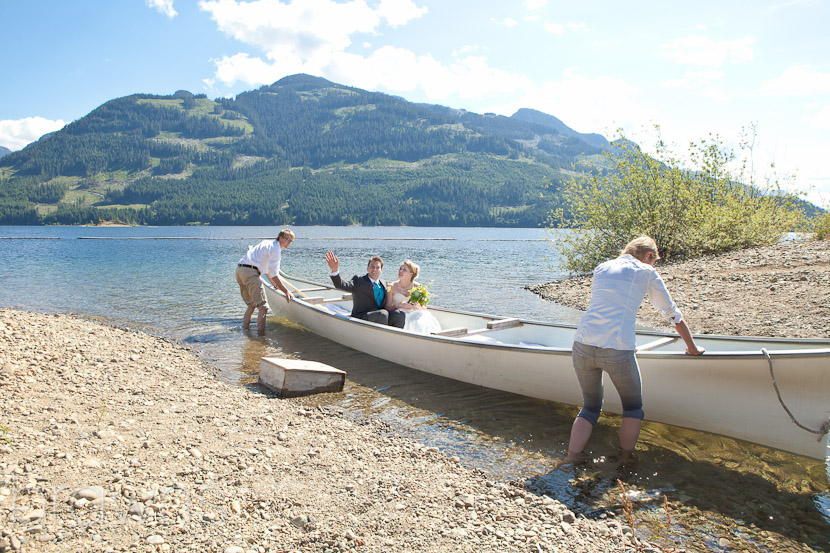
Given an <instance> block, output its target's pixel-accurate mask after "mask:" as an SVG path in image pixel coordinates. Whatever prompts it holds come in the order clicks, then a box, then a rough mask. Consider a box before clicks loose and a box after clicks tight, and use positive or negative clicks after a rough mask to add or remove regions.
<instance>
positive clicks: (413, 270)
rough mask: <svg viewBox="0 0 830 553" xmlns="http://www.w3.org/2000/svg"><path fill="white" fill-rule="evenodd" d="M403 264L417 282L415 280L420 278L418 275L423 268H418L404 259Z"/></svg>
mask: <svg viewBox="0 0 830 553" xmlns="http://www.w3.org/2000/svg"><path fill="white" fill-rule="evenodd" d="M403 264H404V265H406V267H407V269H409V272H411V273H412V280H415V278H416V277H417V276H418V273H419V272H420V270H421V268H420V267H418V265H416V264H415V263H413V262H412V261H410V260H409V259H404V260H403Z"/></svg>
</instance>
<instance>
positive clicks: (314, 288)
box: [299, 286, 331, 293]
mask: <svg viewBox="0 0 830 553" xmlns="http://www.w3.org/2000/svg"><path fill="white" fill-rule="evenodd" d="M299 290H300V292H303V293H307V292H322V291H324V290H331V288H326V287H325V286H315V287H313V288H300V289H299Z"/></svg>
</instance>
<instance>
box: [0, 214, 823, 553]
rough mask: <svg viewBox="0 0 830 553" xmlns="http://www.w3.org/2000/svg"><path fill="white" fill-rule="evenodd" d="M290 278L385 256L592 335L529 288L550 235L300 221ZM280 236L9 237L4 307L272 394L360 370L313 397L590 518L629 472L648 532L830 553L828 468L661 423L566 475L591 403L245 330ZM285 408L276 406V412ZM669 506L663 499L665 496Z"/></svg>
mask: <svg viewBox="0 0 830 553" xmlns="http://www.w3.org/2000/svg"><path fill="white" fill-rule="evenodd" d="M292 228H293V229H294V231H295V232H296V233H297V239H296V240H295V242H294V243H293V244H292V246H291V248H289V249H288V250H286V251H284V252H283V264H282V268H283V270H285V271H286V272H287V273H290V274H295V275H297V276H302V277H309V278H313V279H316V280H320V281H322V282H325V281H327V279H328V267H327V266H326V263H325V260H324V257H323V256H324V254H325V252H326V250H329V249H331V250H333V251H334V252H335V253H336V254H337V255H338V257H339V258H340V262H341V271H342V272H343V273H344V274H346V275H351V274H364V273H365V269H366V263H367V260H368V258H369V257H370V256H372V255H380V256H382V257H383V258H384V260H385V262H386V271H385V276H386V277H387V278H388V280H393V279H394V278H396V272H397V267H398V266H399V264H400V261H402V260H403V259H405V258H410V259H412V260H413V261H415V262H416V263H418V264H419V265H421V276H420V277H419V280H420V281H421V282H424V283H431V285H430V291H431V292H432V294H433V302H434V304H436V305H440V306H445V307H454V308H460V309H464V310H468V311H478V312H487V313H493V314H496V315H502V316H520V317H523V318H529V319H536V320H544V321H559V322H568V323H576V322H577V321H578V319H579V315H580V314H579V313H578V312H576V311H574V310H571V309H568V308H564V307H561V306H557V305H556V304H553V303H550V302H546V301H544V300H541V299H539V298H538V297H537V296H535V295H534V294H531V293H530V292H527V291H526V290H524V286H527V285H530V284H538V283H541V282H547V281H550V280H554V279H556V278H561V277H562V276H564V273H563V272H562V271H561V269H560V268H559V267H560V257H559V255H558V253H557V250H556V236H557V235H556V234H551V233H549V232H548V231H545V230H540V229H492V228H473V229H469V228H406V227H292ZM278 230H279V229H278V228H275V227H160V228H154V227H132V228H117V227H2V226H0V306H3V307H18V308H21V309H27V310H32V311H43V312H66V313H75V314H78V315H81V316H84V317H87V318H92V319H97V320H101V321H104V322H108V323H111V324H117V325H125V326H130V327H134V328H139V329H142V330H145V331H148V332H151V333H154V334H159V335H163V336H166V337H170V338H174V339H177V340H180V341H182V342H184V343H185V344H187V345H189V346H191V347H192V348H193V349H194V350H195V351H196V352H198V353H199V354H200V356H201V357H202V358H203V359H205V360H206V361H207V362H209V363H211V364H212V365H214V366H216V367H218V368H219V369H220V371H221V377H222V378H223V379H225V380H227V381H230V382H233V383H237V384H239V385H243V386H249V387H250V388H251V389H254V390H256V389H257V387H256V385H255V381H256V373H257V371H258V367H259V359H260V358H261V357H262V356H264V355H276V356H279V355H290V356H292V357H299V358H305V359H313V360H316V361H322V362H324V363H329V364H331V365H334V366H337V367H339V368H342V369H344V370H346V371H347V373H348V380H347V386H346V389H345V391H344V393H343V394H327V395H323V396H319V397H316V398H314V400H313V401H317V402H320V403H335V404H337V405H339V406H341V407H343V408H344V409H346V411H347V413H348V414H349V416H354V417H365V416H373V417H380V418H382V419H384V420H385V421H387V422H388V423H389V424H390V425H391V427H392V428H393V429H394V431H395V432H398V433H400V434H402V435H407V436H410V437H412V438H414V439H416V440H418V441H420V442H422V443H425V444H428V445H436V446H438V447H440V448H441V449H442V450H445V451H447V452H448V453H450V454H454V455H458V456H459V457H461V458H462V460H463V462H464V463H465V464H468V465H472V466H476V467H479V468H482V469H483V470H486V471H488V472H491V473H492V474H493V475H494V476H495V477H498V478H507V479H521V480H526V481H530V482H531V484H532V485H533V486H535V487H538V488H540V489H542V490H544V491H545V492H546V493H549V494H551V495H552V496H554V497H556V498H557V499H559V500H560V501H563V502H565V503H567V504H568V505H569V506H571V508H573V509H574V510H576V511H577V512H581V513H584V514H585V515H586V516H595V517H604V516H609V514H610V513H613V512H615V511H618V507H619V505H618V503H619V494H618V488H617V478H621V479H622V480H623V481H624V482H625V484H626V486H627V487H628V488H630V489H632V490H634V491H636V492H637V493H638V494H639V497H640V498H642V500H643V501H642V503H641V508H640V510H639V513H640V516H641V518H642V519H643V521H642V523H641V526H642V528H643V531H644V532H647V531H648V530H649V529H651V531H652V532H655V533H657V532H659V528H660V524H661V523H664V522H665V517H664V515H665V512H664V511H663V509H662V497H663V496H664V495H665V496H667V497H668V499H669V500H670V505H671V508H672V513H671V515H672V524H671V525H670V527H669V535H670V536H671V538H672V539H673V540H674V541H676V542H678V543H680V546H681V547H685V548H686V549H687V550H690V551H722V550H723V548H722V547H721V545H723V542H720V543H719V540H721V539H722V538H725V539H727V540H728V541H729V543H730V544H731V545H730V547H731V548H732V550H741V549H744V550H748V551H756V550H757V551H771V552H772V551H804V550H805V548H812V549H813V550H822V551H826V550H830V492H828V485H827V478H828V472H827V464H826V463H825V464H823V463H820V462H812V461H810V460H807V459H804V458H800V457H796V456H792V455H787V454H784V453H781V452H777V451H772V450H769V449H766V448H763V447H759V446H753V445H750V444H745V443H740V442H736V441H734V440H729V439H726V438H722V437H719V436H712V435H709V434H704V433H700V432H693V431H688V430H683V429H678V428H674V427H667V426H663V425H659V424H654V423H647V424H646V425H645V427H644V431H643V434H642V438H641V442H640V445H639V447H638V453H637V462H636V464H635V465H634V466H633V467H631V468H627V469H621V468H619V467H618V466H617V464H616V463H615V462H614V460H615V456H616V439H617V433H616V430H617V425H618V420H615V419H614V417H606V418H604V421H605V422H604V423H603V424H601V425H600V426H598V428H597V430H596V432H595V434H594V436H593V437H592V441H591V444H590V446H589V447H590V448H591V450H592V457H593V460H592V461H591V462H589V463H587V464H586V465H583V466H580V467H571V468H567V469H556V468H555V467H556V464H557V462H558V461H559V460H560V459H561V457H562V456H563V455H564V453H565V451H566V448H567V441H568V434H569V430H570V425H571V423H572V421H573V417H574V415H575V413H576V409H575V408H573V407H571V406H564V405H557V404H553V403H549V402H544V401H539V400H533V399H528V398H524V397H520V396H515V395H512V394H505V393H500V392H495V391H491V390H486V389H482V388H478V387H473V386H469V385H465V384H461V383H458V382H454V381H449V380H446V379H442V378H439V377H435V376H432V375H427V374H423V373H419V372H417V371H413V370H408V369H405V368H403V367H400V366H398V365H394V364H391V363H388V362H385V361H381V360H379V359H375V358H373V357H371V356H367V355H364V354H361V353H358V352H355V351H353V350H350V349H348V348H344V347H342V346H340V345H338V344H334V343H332V342H329V341H328V340H324V339H321V338H319V337H317V336H316V335H314V334H311V333H309V332H307V331H305V330H304V329H301V328H298V327H296V326H295V325H291V324H289V323H287V322H286V321H280V320H276V319H273V320H269V322H268V325H267V328H266V334H265V336H263V337H257V336H256V334H255V333H251V332H245V331H243V330H242V328H241V317H242V313H243V312H244V307H245V306H244V304H243V303H242V300H241V298H240V297H239V290H238V287H237V285H236V282H235V280H234V270H235V267H236V262H237V261H238V260H239V258H240V257H242V255H243V253H244V252H245V249H246V248H247V246H248V245H251V244H255V243H256V242H258V241H259V240H261V239H263V238H272V237H274V236H275V235H276V233H277V231H278ZM275 401H276V400H275ZM652 500H659V501H652Z"/></svg>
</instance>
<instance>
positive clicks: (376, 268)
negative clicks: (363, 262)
mask: <svg viewBox="0 0 830 553" xmlns="http://www.w3.org/2000/svg"><path fill="white" fill-rule="evenodd" d="M326 263H328V265H329V269H331V281H332V282H333V283H334V287H335V288H337V289H339V290H343V291H345V292H351V294H352V317H355V318H358V319H363V320H364V321H370V322H373V323H379V324H383V325H390V326H395V327H398V328H403V325H404V323H405V322H406V314H405V313H404V312H403V311H401V310H400V309H394V310H392V311H387V310H386V309H383V302H384V301H385V300H386V283H385V282H383V281H382V280H380V274H381V273H382V272H383V260H382V259H381V258H380V257H377V256H375V257H373V258H371V259H370V260H369V265H368V267H366V271H367V273H366V274H365V275H363V276H362V277H359V276H357V275H355V276H353V277H352V278H351V280H345V281H344V280H343V279H341V278H340V260H339V259H337V256H336V255H334V253H333V252H331V251H328V252H326Z"/></svg>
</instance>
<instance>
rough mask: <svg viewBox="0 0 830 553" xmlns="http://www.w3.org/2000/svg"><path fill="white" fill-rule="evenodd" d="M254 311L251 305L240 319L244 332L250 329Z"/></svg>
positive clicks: (253, 306) (254, 307)
mask: <svg viewBox="0 0 830 553" xmlns="http://www.w3.org/2000/svg"><path fill="white" fill-rule="evenodd" d="M254 309H256V306H255V305H251V306H248V309H246V310H245V315H244V316H243V317H242V328H244V329H245V330H248V329H250V328H251V317H252V316H253V315H254Z"/></svg>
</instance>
